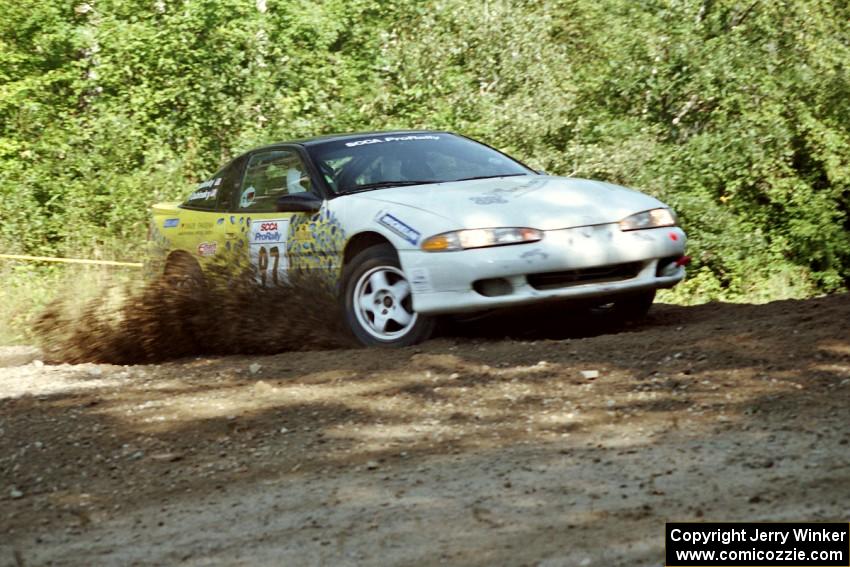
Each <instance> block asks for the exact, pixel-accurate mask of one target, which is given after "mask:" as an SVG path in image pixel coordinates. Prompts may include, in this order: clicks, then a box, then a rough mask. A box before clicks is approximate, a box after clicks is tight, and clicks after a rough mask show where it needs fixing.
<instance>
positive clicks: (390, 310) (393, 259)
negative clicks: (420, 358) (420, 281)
mask: <svg viewBox="0 0 850 567" xmlns="http://www.w3.org/2000/svg"><path fill="white" fill-rule="evenodd" d="M342 282H343V285H342V305H343V310H344V317H345V322H346V325H347V326H348V328H349V329H350V330H351V333H352V334H353V335H354V337H355V338H356V339H357V341H358V342H360V343H361V344H363V345H366V346H382V347H402V346H409V345H414V344H417V343H421V342H422V341H424V340H427V339H428V337H430V336H431V333H432V332H433V331H434V325H435V320H434V318H433V317H429V316H426V315H422V314H419V313H416V312H415V311H414V310H413V306H412V300H413V296H412V295H411V290H410V284H409V282H407V278H406V277H405V275H404V273H403V272H402V271H401V264H400V263H399V261H398V254H396V251H395V249H394V248H393V247H392V246H390V245H389V244H381V245H377V246H372V247H370V248H367V249H366V250H364V251H362V252H360V253H359V254H358V255H357V256H355V257H354V258H353V259H352V260H351V262H349V263H348V264H347V265H346V266H345V269H344V270H343V278H342Z"/></svg>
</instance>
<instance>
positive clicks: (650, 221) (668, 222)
mask: <svg viewBox="0 0 850 567" xmlns="http://www.w3.org/2000/svg"><path fill="white" fill-rule="evenodd" d="M662 226H676V217H675V216H673V211H671V210H670V209H652V210H650V211H644V212H642V213H637V214H634V215H632V216H630V217H626V218H624V219H623V220H621V221H620V230H641V229H643V228H659V227H662Z"/></svg>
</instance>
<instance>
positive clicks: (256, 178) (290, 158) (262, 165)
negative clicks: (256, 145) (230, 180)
mask: <svg viewBox="0 0 850 567" xmlns="http://www.w3.org/2000/svg"><path fill="white" fill-rule="evenodd" d="M310 189H311V184H310V175H309V174H308V173H307V167H306V166H305V165H304V162H303V161H302V160H301V157H300V156H299V155H298V154H297V153H296V152H295V151H294V150H288V149H280V150H266V151H262V152H258V153H256V154H254V155H252V156H251V159H250V160H249V161H248V167H247V168H246V170H245V179H244V180H243V181H242V186H241V193H240V196H239V210H240V211H251V212H274V211H275V209H276V203H277V200H278V198H279V197H281V196H283V195H292V194H294V193H305V192H307V191H310Z"/></svg>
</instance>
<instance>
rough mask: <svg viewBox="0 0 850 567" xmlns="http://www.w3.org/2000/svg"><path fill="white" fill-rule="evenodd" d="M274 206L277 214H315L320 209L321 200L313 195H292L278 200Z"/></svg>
mask: <svg viewBox="0 0 850 567" xmlns="http://www.w3.org/2000/svg"><path fill="white" fill-rule="evenodd" d="M276 205H277V206H276V208H275V210H276V211H277V212H279V213H315V212H316V211H318V210H319V209H321V208H322V199H320V198H319V197H317V196H316V195H314V194H313V193H293V194H291V195H284V196H282V197H280V198H278V200H277V203H276Z"/></svg>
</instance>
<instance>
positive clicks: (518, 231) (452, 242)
mask: <svg viewBox="0 0 850 567" xmlns="http://www.w3.org/2000/svg"><path fill="white" fill-rule="evenodd" d="M542 238H543V231H540V230H537V229H534V228H476V229H470V230H455V231H452V232H444V233H442V234H437V235H435V236H432V237H430V238H426V239H425V240H424V241H423V242H422V250H425V251H426V252H450V251H453V250H466V249H468V248H486V247H488V246H506V245H508V244H524V243H526V242H537V241H538V240H541V239H542Z"/></svg>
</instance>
